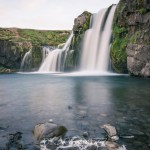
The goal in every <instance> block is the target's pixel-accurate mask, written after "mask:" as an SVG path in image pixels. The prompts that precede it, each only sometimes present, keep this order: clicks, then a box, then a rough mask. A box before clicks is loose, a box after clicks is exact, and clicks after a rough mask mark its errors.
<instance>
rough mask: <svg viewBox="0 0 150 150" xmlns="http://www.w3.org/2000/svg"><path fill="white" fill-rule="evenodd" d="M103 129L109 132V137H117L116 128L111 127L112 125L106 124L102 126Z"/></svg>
mask: <svg viewBox="0 0 150 150" xmlns="http://www.w3.org/2000/svg"><path fill="white" fill-rule="evenodd" d="M101 128H103V129H104V130H105V131H106V132H107V134H108V136H109V137H113V136H116V135H117V131H116V128H115V127H114V126H111V125H110V124H105V125H103V126H101Z"/></svg>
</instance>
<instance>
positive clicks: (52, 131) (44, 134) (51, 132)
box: [33, 122, 67, 141]
mask: <svg viewBox="0 0 150 150" xmlns="http://www.w3.org/2000/svg"><path fill="white" fill-rule="evenodd" d="M66 132H67V129H66V128H65V127H64V126H60V125H57V124H55V123H50V122H46V123H41V124H38V125H36V126H35V128H34V131H33V134H34V137H35V138H36V140H37V141H40V140H42V139H43V138H52V137H58V136H62V135H64V134H65V133H66Z"/></svg>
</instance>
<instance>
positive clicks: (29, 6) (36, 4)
mask: <svg viewBox="0 0 150 150" xmlns="http://www.w3.org/2000/svg"><path fill="white" fill-rule="evenodd" d="M47 1H48V0H21V1H19V0H18V2H19V3H21V7H22V8H23V9H24V10H27V11H35V10H38V9H40V8H41V9H43V8H42V6H44V4H46V2H47Z"/></svg>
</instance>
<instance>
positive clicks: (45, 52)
mask: <svg viewBox="0 0 150 150" xmlns="http://www.w3.org/2000/svg"><path fill="white" fill-rule="evenodd" d="M53 49H54V47H52V46H42V62H44V60H45V59H46V57H47V56H48V54H49V53H50V52H51V51H52V50H53Z"/></svg>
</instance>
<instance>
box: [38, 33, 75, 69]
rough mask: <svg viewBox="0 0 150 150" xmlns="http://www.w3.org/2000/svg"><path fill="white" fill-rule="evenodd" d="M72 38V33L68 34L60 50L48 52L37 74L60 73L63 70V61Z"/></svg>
mask: <svg viewBox="0 0 150 150" xmlns="http://www.w3.org/2000/svg"><path fill="white" fill-rule="evenodd" d="M72 37H73V32H72V33H71V34H70V36H69V38H68V40H67V42H66V43H65V45H64V47H63V48H62V49H55V50H52V51H50V52H49V54H48V56H47V57H46V59H45V60H44V62H43V63H42V65H41V67H40V68H39V71H38V72H60V71H63V70H64V64H65V59H66V55H67V51H68V50H69V47H70V44H71V40H72Z"/></svg>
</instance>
